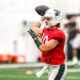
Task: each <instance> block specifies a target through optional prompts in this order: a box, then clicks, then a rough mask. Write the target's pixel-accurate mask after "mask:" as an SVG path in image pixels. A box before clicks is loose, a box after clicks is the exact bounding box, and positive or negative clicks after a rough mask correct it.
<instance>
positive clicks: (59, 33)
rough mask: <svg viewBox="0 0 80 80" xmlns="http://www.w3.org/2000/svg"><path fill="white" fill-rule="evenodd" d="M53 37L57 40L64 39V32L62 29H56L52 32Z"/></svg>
mask: <svg viewBox="0 0 80 80" xmlns="http://www.w3.org/2000/svg"><path fill="white" fill-rule="evenodd" d="M52 38H53V39H56V40H58V41H61V40H63V39H65V33H64V32H63V31H56V32H55V33H53V37H52Z"/></svg>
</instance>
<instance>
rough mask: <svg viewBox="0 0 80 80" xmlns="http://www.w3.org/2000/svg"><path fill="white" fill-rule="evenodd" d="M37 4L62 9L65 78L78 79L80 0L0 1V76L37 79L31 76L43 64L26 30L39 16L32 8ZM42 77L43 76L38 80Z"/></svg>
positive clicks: (79, 65)
mask: <svg viewBox="0 0 80 80" xmlns="http://www.w3.org/2000/svg"><path fill="white" fill-rule="evenodd" d="M39 5H46V6H48V7H50V8H56V9H59V10H61V11H62V13H63V17H64V19H63V21H62V28H61V29H63V30H64V32H65V34H66V37H67V39H66V45H65V52H66V55H67V65H68V66H69V70H68V72H69V73H68V76H67V77H66V80H80V75H79V74H77V73H80V62H79V60H80V0H0V79H2V80H6V79H7V80H9V79H10V80H14V79H15V80H18V79H19V80H22V79H23V80H28V79H31V80H37V78H36V77H35V76H33V75H34V74H35V72H36V71H37V70H38V69H39V68H40V67H43V64H42V63H41V62H40V58H39V53H40V51H39V50H38V49H37V47H36V46H35V44H34V41H33V40H32V38H31V36H30V35H29V34H28V32H27V31H28V30H29V29H30V28H31V27H32V25H33V24H34V23H35V22H36V21H39V20H40V18H41V16H39V15H38V14H37V13H36V11H35V7H37V6H39ZM35 67H37V69H35ZM19 68H20V69H19ZM33 68H34V69H33ZM26 71H29V75H30V76H27V75H28V73H25V72H26ZM8 72H9V73H8ZM10 72H13V73H10ZM76 74H77V75H76ZM44 79H45V80H47V78H46V75H45V76H43V77H42V78H41V79H40V80H44Z"/></svg>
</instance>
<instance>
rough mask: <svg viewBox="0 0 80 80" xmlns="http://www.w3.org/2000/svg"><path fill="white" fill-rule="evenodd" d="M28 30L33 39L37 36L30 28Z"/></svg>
mask: <svg viewBox="0 0 80 80" xmlns="http://www.w3.org/2000/svg"><path fill="white" fill-rule="evenodd" d="M28 32H29V34H30V35H31V36H32V38H33V39H35V38H37V36H36V34H35V33H34V32H33V31H32V29H30V30H29V31H28Z"/></svg>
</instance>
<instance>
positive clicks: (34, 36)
mask: <svg viewBox="0 0 80 80" xmlns="http://www.w3.org/2000/svg"><path fill="white" fill-rule="evenodd" d="M28 32H29V34H30V35H31V36H32V38H33V39H34V42H35V44H36V46H37V47H38V48H39V46H40V45H41V44H42V43H41V42H40V41H39V39H38V38H37V36H36V34H35V33H34V32H33V31H32V30H31V29H30V30H29V31H28Z"/></svg>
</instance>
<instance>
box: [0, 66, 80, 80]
mask: <svg viewBox="0 0 80 80" xmlns="http://www.w3.org/2000/svg"><path fill="white" fill-rule="evenodd" d="M79 68H80V66H75V67H69V70H71V69H74V71H75V69H77V71H76V72H68V74H67V76H66V78H65V80H80V69H79ZM39 69H40V68H12V69H9V68H8V69H6V68H5V69H0V80H48V79H47V73H45V74H44V75H43V76H42V77H41V78H37V77H36V76H35V73H36V72H37V71H38V70H39ZM28 70H31V71H32V72H33V74H32V75H28V74H26V71H28Z"/></svg>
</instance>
